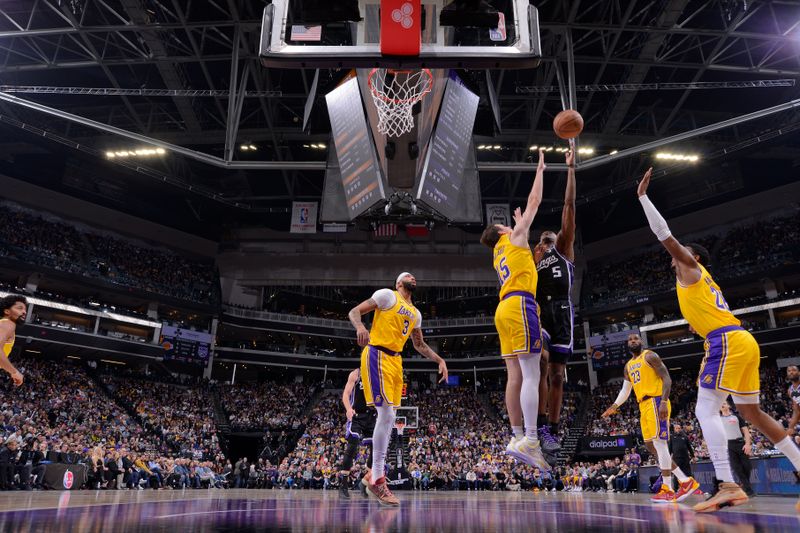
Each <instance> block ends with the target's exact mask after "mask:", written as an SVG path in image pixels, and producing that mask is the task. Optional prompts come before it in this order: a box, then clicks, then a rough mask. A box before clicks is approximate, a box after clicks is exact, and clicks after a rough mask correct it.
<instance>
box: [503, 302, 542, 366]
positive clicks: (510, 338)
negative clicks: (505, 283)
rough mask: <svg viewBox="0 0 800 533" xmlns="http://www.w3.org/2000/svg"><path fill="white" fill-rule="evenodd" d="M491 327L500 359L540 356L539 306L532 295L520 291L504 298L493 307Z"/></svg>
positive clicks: (540, 329)
mask: <svg viewBox="0 0 800 533" xmlns="http://www.w3.org/2000/svg"><path fill="white" fill-rule="evenodd" d="M494 325H495V327H496V328H497V334H498V335H499V336H500V354H501V355H502V356H503V358H513V357H517V356H520V355H525V354H539V353H541V352H542V328H541V325H540V323H539V306H538V304H537V303H536V300H535V299H534V297H533V295H532V294H530V293H528V292H522V291H515V292H510V293H508V294H506V295H505V297H504V298H503V299H502V300H501V301H500V303H499V304H498V305H497V310H496V311H495V313H494Z"/></svg>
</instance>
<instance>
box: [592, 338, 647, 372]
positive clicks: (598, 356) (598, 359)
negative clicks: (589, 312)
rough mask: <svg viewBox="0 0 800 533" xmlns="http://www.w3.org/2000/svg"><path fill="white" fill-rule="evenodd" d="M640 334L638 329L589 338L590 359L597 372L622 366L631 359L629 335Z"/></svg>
mask: <svg viewBox="0 0 800 533" xmlns="http://www.w3.org/2000/svg"><path fill="white" fill-rule="evenodd" d="M631 333H636V334H639V330H638V329H627V330H625V331H618V332H615V333H606V334H605V335H596V336H594V337H589V357H591V358H592V367H593V368H594V369H595V370H599V369H601V368H609V367H615V366H622V365H624V364H625V361H627V360H628V359H629V358H630V354H629V352H628V335H630V334H631Z"/></svg>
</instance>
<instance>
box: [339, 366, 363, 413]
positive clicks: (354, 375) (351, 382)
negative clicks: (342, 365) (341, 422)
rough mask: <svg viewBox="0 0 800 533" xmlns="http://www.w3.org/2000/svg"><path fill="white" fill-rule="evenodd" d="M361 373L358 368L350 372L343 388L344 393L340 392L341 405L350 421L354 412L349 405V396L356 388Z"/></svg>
mask: <svg viewBox="0 0 800 533" xmlns="http://www.w3.org/2000/svg"><path fill="white" fill-rule="evenodd" d="M359 372H361V371H360V370H359V369H358V368H356V369H355V370H353V371H352V372H350V375H349V376H347V384H346V385H345V386H344V391H343V392H342V404H343V405H344V410H345V412H346V413H347V419H348V420H352V419H353V415H354V414H355V411H353V406H352V405H350V395H351V394H352V393H353V389H354V388H355V387H356V381H358V374H359Z"/></svg>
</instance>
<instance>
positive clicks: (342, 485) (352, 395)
mask: <svg viewBox="0 0 800 533" xmlns="http://www.w3.org/2000/svg"><path fill="white" fill-rule="evenodd" d="M342 404H343V405H344V408H345V412H346V413H347V424H346V427H345V439H346V440H347V449H346V450H345V452H344V458H343V459H342V464H341V465H340V467H339V494H341V496H342V497H343V498H349V497H350V492H349V491H348V487H347V484H348V482H349V480H350V470H351V469H352V468H353V460H354V459H355V458H356V455H357V454H358V448H359V446H360V445H361V444H367V445H369V446H370V447H371V446H372V434H373V432H374V431H375V418H376V411H375V409H372V408H370V407H368V406H367V399H366V397H365V396H364V381H363V380H362V379H361V369H360V368H356V369H355V370H353V371H352V372H350V375H349V376H347V384H346V385H345V386H344V391H342ZM372 455H373V454H372V453H370V454H369V459H368V460H367V467H368V468H372ZM359 484H360V485H361V486H362V487H364V486H365V485H364V483H359Z"/></svg>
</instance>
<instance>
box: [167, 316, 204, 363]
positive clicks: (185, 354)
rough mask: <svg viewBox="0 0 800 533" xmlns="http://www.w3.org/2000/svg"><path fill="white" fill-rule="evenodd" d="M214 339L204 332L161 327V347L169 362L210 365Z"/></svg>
mask: <svg viewBox="0 0 800 533" xmlns="http://www.w3.org/2000/svg"><path fill="white" fill-rule="evenodd" d="M213 342H214V337H213V336H212V335H211V334H210V333H208V332H204V331H193V330H190V329H181V328H176V327H174V326H168V325H166V324H164V325H163V326H162V327H161V342H160V344H161V347H162V348H163V349H164V359H165V360H167V361H182V362H187V363H198V364H206V363H208V357H209V355H210V354H211V345H212V344H213Z"/></svg>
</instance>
